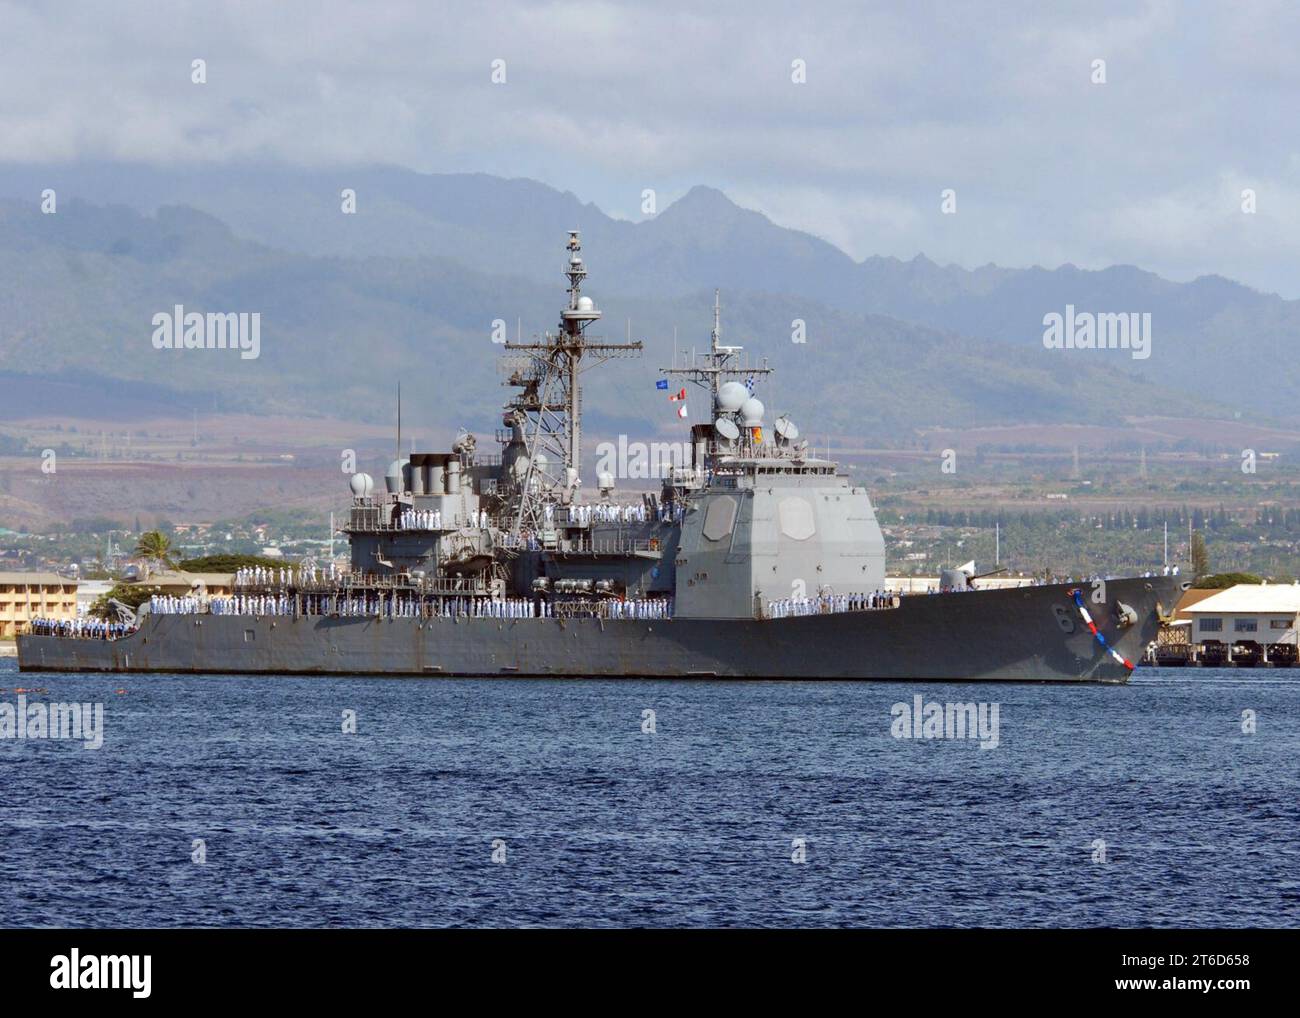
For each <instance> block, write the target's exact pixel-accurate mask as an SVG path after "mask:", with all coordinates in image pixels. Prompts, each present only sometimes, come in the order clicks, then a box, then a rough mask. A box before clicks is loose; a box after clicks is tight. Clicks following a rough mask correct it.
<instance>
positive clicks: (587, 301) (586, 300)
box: [578, 297, 596, 311]
mask: <svg viewBox="0 0 1300 1018" xmlns="http://www.w3.org/2000/svg"><path fill="white" fill-rule="evenodd" d="M578 310H579V311H594V310H596V302H595V301H593V300H592V299H591V298H590V297H579V298H578Z"/></svg>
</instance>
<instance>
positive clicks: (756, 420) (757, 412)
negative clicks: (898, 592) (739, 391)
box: [740, 386, 766, 428]
mask: <svg viewBox="0 0 1300 1018" xmlns="http://www.w3.org/2000/svg"><path fill="white" fill-rule="evenodd" d="M742 388H743V386H742ZM765 409H766V408H765V407H764V406H763V401H762V400H759V399H747V400H745V402H744V404H743V405H742V406H741V408H740V419H741V420H742V421H743V422H744V424H745V427H747V428H756V427H758V426H759V425H760V424H762V423H763V411H764V410H765Z"/></svg>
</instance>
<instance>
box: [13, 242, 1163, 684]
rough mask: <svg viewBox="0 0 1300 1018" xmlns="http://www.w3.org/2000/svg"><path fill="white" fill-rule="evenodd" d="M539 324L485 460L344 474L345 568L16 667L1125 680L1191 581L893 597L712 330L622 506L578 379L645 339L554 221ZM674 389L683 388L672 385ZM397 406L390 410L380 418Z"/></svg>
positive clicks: (435, 458)
mask: <svg viewBox="0 0 1300 1018" xmlns="http://www.w3.org/2000/svg"><path fill="white" fill-rule="evenodd" d="M567 252H568V258H567V263H566V266H565V274H566V275H567V277H568V282H569V286H568V300H567V303H566V305H565V306H564V308H563V310H562V311H561V314H560V322H559V325H558V328H557V329H556V330H555V331H548V332H545V333H543V334H541V335H540V336H538V337H536V338H535V339H534V340H532V341H529V342H524V341H522V340H521V339H518V338H517V339H516V341H515V342H508V341H507V342H506V343H504V351H503V365H504V367H505V369H506V385H507V386H509V387H510V388H511V389H512V390H513V393H512V397H511V398H510V399H509V400H508V401H507V402H506V404H505V406H504V411H503V414H502V417H501V422H500V427H499V428H498V429H497V430H496V435H495V437H496V440H497V443H498V444H499V446H500V451H499V452H490V453H485V452H483V451H481V450H480V449H479V447H478V445H479V443H478V439H477V437H476V436H475V435H474V434H472V433H469V432H462V433H461V434H460V435H458V437H457V438H456V440H455V441H454V442H453V443H452V447H451V448H450V449H449V450H446V451H435V452H414V451H412V452H410V453H409V454H406V455H403V454H402V452H401V443H400V424H399V439H398V452H397V456H396V458H394V460H393V461H392V463H391V465H390V466H389V468H388V470H387V472H386V474H385V476H384V478H383V483H382V488H381V486H380V485H379V484H378V483H377V482H376V481H375V479H374V478H372V477H371V476H370V475H368V474H365V473H358V474H355V475H353V476H352V477H351V479H350V482H349V485H350V489H351V495H352V502H351V508H350V514H349V517H348V522H347V525H346V527H345V528H344V529H345V530H346V533H347V537H348V540H349V544H350V568H347V569H343V570H336V569H335V568H334V564H333V563H330V564H329V567H328V568H318V567H316V566H315V565H314V564H302V565H299V566H295V567H289V568H285V569H282V570H267V569H247V570H241V572H240V573H239V575H238V577H237V581H236V584H235V587H234V590H233V592H232V593H231V594H230V596H225V597H215V596H213V597H208V596H205V595H199V596H195V597H190V598H182V599H170V598H154V599H153V600H152V602H151V603H146V604H144V605H142V606H141V607H140V609H138V610H132V609H130V608H128V607H127V606H125V605H121V604H118V605H116V606H115V607H116V609H117V611H118V613H119V615H118V618H117V622H118V623H119V624H120V625H119V626H118V627H116V628H115V629H114V630H113V632H114V633H116V634H122V633H124V634H125V635H116V638H102V637H101V638H85V637H84V635H82V633H81V630H80V628H78V629H77V631H76V632H74V633H73V634H72V635H69V634H68V631H67V629H66V627H65V628H64V629H60V628H59V627H57V626H45V627H40V630H41V631H39V632H33V633H29V634H24V635H21V636H19V638H18V658H19V665H20V667H21V668H22V669H23V670H24V671H29V670H50V671H90V672H94V671H102V672H171V673H176V672H179V673H264V674H313V673H319V674H382V675H404V676H573V677H631V676H644V677H682V678H686V677H701V678H704V677H707V678H750V679H897V680H935V681H968V680H1010V681H1084V682H1124V681H1127V679H1128V677H1129V675H1130V673H1131V672H1132V670H1133V667H1134V665H1133V662H1134V661H1136V660H1138V659H1140V657H1141V655H1142V653H1143V651H1144V650H1145V649H1146V647H1147V645H1148V644H1149V643H1150V642H1151V641H1153V640H1154V639H1155V636H1156V631H1157V628H1158V625H1159V622H1160V618H1161V616H1162V614H1163V613H1164V612H1165V610H1166V608H1168V609H1170V610H1172V608H1173V606H1174V604H1175V603H1176V601H1177V599H1178V596H1179V594H1180V592H1181V590H1182V589H1184V588H1185V587H1186V586H1187V584H1186V583H1185V582H1184V581H1180V580H1179V578H1178V577H1176V576H1172V577H1171V576H1146V577H1132V578H1122V579H1107V580H1104V581H1103V580H1094V581H1089V582H1087V583H1082V584H1080V583H1058V584H1038V585H1033V586H1022V587H1004V588H1002V589H982V588H979V587H978V580H977V578H976V577H974V576H973V575H972V574H973V567H962V568H958V569H946V570H943V571H942V573H941V575H940V577H939V582H938V586H937V589H935V590H934V591H931V592H927V593H923V594H899V593H894V592H890V591H889V590H888V586H889V585H888V584H887V582H886V577H885V542H884V537H883V535H882V532H881V529H880V526H879V524H878V522H877V519H876V513H875V510H874V508H873V506H872V502H871V498H870V496H869V495H868V492H867V491H866V489H865V488H863V487H862V486H861V485H859V484H857V483H855V482H854V481H853V480H852V479H851V478H850V477H849V476H848V475H847V474H846V473H845V472H843V471H841V470H840V468H839V467H838V465H837V464H836V463H835V462H833V461H832V460H831V459H829V458H828V457H819V456H818V455H816V453H815V452H812V451H810V450H809V445H808V442H807V441H806V440H802V439H801V438H800V433H799V429H798V427H797V426H796V425H795V424H794V423H793V422H792V421H791V420H790V418H789V417H788V416H781V417H778V418H776V419H775V420H774V421H772V422H771V425H770V427H769V426H768V424H767V422H766V421H765V414H766V408H765V407H764V406H763V404H762V401H761V400H760V399H759V398H758V396H757V395H756V394H755V393H756V391H757V387H758V386H759V385H761V384H762V382H763V380H764V379H765V378H766V377H767V376H768V375H769V374H770V373H771V371H772V369H771V368H770V367H768V364H767V361H766V360H762V361H760V362H758V363H751V362H750V361H749V359H748V355H747V354H745V352H744V350H743V348H742V347H739V346H727V345H723V344H722V342H721V322H720V312H719V308H718V302H717V300H716V298H715V303H714V319H713V330H712V333H711V336H710V342H709V346H708V347H707V349H705V350H703V351H691V352H689V353H687V354H685V355H684V356H682V357H680V358H679V357H678V356H677V354H676V353H674V358H673V364H672V366H671V367H669V368H663V369H661V373H662V374H663V375H664V379H663V380H662V381H661V382H660V383H659V384H660V386H661V387H667V383H668V381H669V380H670V379H671V380H672V382H671V384H672V385H673V386H674V387H676V386H679V385H680V387H681V388H680V393H675V395H676V396H678V397H679V398H680V397H685V395H686V392H687V389H686V387H687V386H693V387H697V388H698V389H700V390H703V395H704V398H705V400H707V403H708V405H709V407H710V408H711V411H712V412H711V413H710V414H709V416H708V418H707V419H706V420H704V421H703V422H700V423H692V424H690V425H689V426H688V427H689V440H688V442H684V443H681V446H680V448H682V449H683V453H682V454H681V455H680V456H679V457H678V461H677V462H674V463H672V464H671V465H670V467H669V468H668V469H666V470H665V471H663V472H662V481H663V483H662V488H661V489H660V490H659V491H658V492H657V493H654V492H649V493H644V494H642V495H640V496H639V500H638V499H634V500H632V501H629V500H627V499H626V498H619V497H618V495H617V493H616V491H615V477H614V471H613V470H610V469H600V471H599V473H598V475H597V478H596V479H597V484H596V486H595V492H593V494H592V496H591V499H590V500H584V494H583V492H584V488H583V484H582V480H581V470H582V389H581V384H580V383H581V376H582V373H583V372H585V371H587V370H589V369H590V368H593V367H596V366H598V365H600V364H602V363H605V362H607V361H609V360H611V359H613V358H618V357H625V356H635V355H637V354H639V352H640V351H641V348H642V344H641V343H640V342H632V341H631V340H630V339H629V341H628V342H622V343H617V342H607V341H605V340H602V339H600V338H598V337H596V336H594V335H593V336H589V335H588V329H589V327H590V326H591V325H592V324H593V323H594V322H597V321H598V320H599V319H600V317H601V312H600V310H599V309H598V308H597V307H596V305H595V303H594V301H593V300H592V299H591V297H589V296H587V295H585V294H584V293H583V292H582V286H583V281H584V279H585V278H586V275H587V271H586V266H585V264H584V261H583V258H582V255H581V243H580V237H579V234H578V232H577V231H572V232H570V234H569V238H568V243H567ZM683 405H685V404H684V403H683ZM399 420H400V414H399Z"/></svg>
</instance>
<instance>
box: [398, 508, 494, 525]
mask: <svg viewBox="0 0 1300 1018" xmlns="http://www.w3.org/2000/svg"><path fill="white" fill-rule="evenodd" d="M464 525H465V526H469V527H478V528H479V529H480V530H486V529H487V528H488V527H489V526H491V525H492V518H491V517H490V516H489V515H488V511H487V510H486V509H471V510H470V511H469V513H467V514H466V516H465V518H464ZM459 526H461V521H460V517H448V519H447V529H449V530H450V529H451V528H452V527H459ZM397 527H398V529H399V530H442V529H443V527H442V510H441V509H403V510H402V513H401V515H400V516H398V517H397Z"/></svg>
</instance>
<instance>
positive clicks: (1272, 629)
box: [1180, 583, 1300, 648]
mask: <svg viewBox="0 0 1300 1018" xmlns="http://www.w3.org/2000/svg"><path fill="white" fill-rule="evenodd" d="M1180 614H1183V615H1186V616H1188V617H1189V618H1191V620H1192V638H1191V642H1192V643H1202V644H1204V643H1223V644H1227V645H1228V646H1232V645H1233V644H1237V643H1257V644H1259V645H1260V646H1261V647H1264V648H1267V647H1269V646H1272V645H1273V644H1278V643H1289V644H1292V645H1295V644H1296V642H1297V641H1296V617H1297V615H1300V584H1293V583H1239V584H1237V585H1236V586H1235V587H1229V588H1228V589H1227V590H1222V591H1220V592H1219V593H1217V594H1212V595H1211V596H1209V597H1207V598H1205V599H1204V600H1201V601H1197V602H1196V604H1194V605H1192V606H1191V607H1189V608H1184V609H1183V610H1182V612H1181V613H1180Z"/></svg>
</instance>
